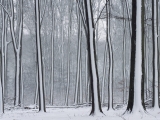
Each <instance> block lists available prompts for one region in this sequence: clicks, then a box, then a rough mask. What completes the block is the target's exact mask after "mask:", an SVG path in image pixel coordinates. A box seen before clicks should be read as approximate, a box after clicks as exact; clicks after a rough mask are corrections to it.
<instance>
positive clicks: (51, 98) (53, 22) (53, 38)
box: [50, 3, 56, 105]
mask: <svg viewBox="0 0 160 120" xmlns="http://www.w3.org/2000/svg"><path fill="white" fill-rule="evenodd" d="M55 22H56V21H55V8H54V5H53V3H52V33H51V34H52V38H51V42H52V46H51V49H52V53H51V64H52V65H51V89H50V104H51V105H53V84H54V40H55V35H54V34H55Z"/></svg>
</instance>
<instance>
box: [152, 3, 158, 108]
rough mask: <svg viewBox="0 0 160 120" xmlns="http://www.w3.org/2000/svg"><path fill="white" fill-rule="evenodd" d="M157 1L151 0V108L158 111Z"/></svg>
mask: <svg viewBox="0 0 160 120" xmlns="http://www.w3.org/2000/svg"><path fill="white" fill-rule="evenodd" d="M157 3H158V2H157V0H152V27H153V29H152V36H153V108H154V109H155V110H156V109H157V110H158V109H159V94H158V87H159V85H158V41H157V40H158V32H157V28H158V27H157V5H158V4H157Z"/></svg>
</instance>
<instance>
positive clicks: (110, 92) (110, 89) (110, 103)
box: [106, 1, 113, 110]
mask: <svg viewBox="0 0 160 120" xmlns="http://www.w3.org/2000/svg"><path fill="white" fill-rule="evenodd" d="M107 2H108V3H107ZM106 3H107V5H108V6H107V7H106V11H107V22H106V24H107V25H106V26H107V38H106V39H107V41H108V52H109V76H108V110H113V49H112V43H111V36H110V1H106Z"/></svg>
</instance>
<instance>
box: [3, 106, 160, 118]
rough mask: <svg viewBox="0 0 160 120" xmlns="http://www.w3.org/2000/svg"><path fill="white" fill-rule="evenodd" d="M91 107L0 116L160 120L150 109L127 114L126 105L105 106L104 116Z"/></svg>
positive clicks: (6, 113) (23, 112)
mask: <svg viewBox="0 0 160 120" xmlns="http://www.w3.org/2000/svg"><path fill="white" fill-rule="evenodd" d="M90 110H91V108H90V107H83V108H48V109H47V112H46V113H44V112H38V110H35V109H30V110H22V109H17V110H10V111H9V110H7V111H5V114H3V115H2V116H0V119H2V120H160V112H155V111H153V110H148V114H143V115H135V114H134V115H133V114H125V115H124V116H123V115H122V114H123V113H124V111H125V107H124V108H123V109H121V110H115V111H112V112H111V111H109V112H108V111H107V108H103V112H104V114H105V115H104V116H89V113H90Z"/></svg>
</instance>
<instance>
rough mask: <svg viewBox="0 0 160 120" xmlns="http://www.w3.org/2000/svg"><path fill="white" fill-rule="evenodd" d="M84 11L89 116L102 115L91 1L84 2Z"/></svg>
mask: <svg viewBox="0 0 160 120" xmlns="http://www.w3.org/2000/svg"><path fill="white" fill-rule="evenodd" d="M84 7H85V10H86V13H85V14H86V25H87V28H88V36H87V45H88V58H89V64H90V75H91V76H90V77H91V78H90V79H91V92H92V110H91V113H90V115H97V114H101V113H102V109H101V103H100V93H99V77H98V71H97V64H96V51H95V28H94V20H93V14H92V5H91V0H87V1H84Z"/></svg>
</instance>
